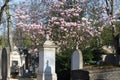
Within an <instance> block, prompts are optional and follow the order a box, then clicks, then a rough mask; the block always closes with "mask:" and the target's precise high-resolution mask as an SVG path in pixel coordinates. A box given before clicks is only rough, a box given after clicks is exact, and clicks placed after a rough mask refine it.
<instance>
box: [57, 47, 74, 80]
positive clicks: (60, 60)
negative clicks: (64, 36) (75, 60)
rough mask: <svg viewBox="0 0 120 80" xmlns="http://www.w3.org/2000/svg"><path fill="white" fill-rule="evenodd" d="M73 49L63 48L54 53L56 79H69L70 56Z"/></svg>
mask: <svg viewBox="0 0 120 80" xmlns="http://www.w3.org/2000/svg"><path fill="white" fill-rule="evenodd" d="M73 51H74V50H73V49H65V50H64V51H62V52H60V53H58V54H57V55H56V72H57V75H58V80H70V71H71V56H72V53H73ZM65 75H66V76H65Z"/></svg>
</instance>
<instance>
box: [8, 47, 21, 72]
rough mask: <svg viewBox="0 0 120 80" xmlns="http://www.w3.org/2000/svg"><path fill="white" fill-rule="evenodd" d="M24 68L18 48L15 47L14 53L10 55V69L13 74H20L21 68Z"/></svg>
mask: <svg viewBox="0 0 120 80" xmlns="http://www.w3.org/2000/svg"><path fill="white" fill-rule="evenodd" d="M21 66H22V62H21V56H20V54H19V52H18V48H17V47H16V46H14V49H13V51H12V52H11V53H10V68H11V71H10V72H11V73H12V72H19V68H20V67H21Z"/></svg>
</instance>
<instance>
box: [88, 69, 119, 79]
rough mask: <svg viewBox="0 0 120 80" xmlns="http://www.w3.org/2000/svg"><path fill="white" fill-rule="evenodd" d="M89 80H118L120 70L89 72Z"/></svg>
mask: <svg viewBox="0 0 120 80" xmlns="http://www.w3.org/2000/svg"><path fill="white" fill-rule="evenodd" d="M89 77H90V80H119V79H120V68H113V69H101V70H100V69H99V70H89Z"/></svg>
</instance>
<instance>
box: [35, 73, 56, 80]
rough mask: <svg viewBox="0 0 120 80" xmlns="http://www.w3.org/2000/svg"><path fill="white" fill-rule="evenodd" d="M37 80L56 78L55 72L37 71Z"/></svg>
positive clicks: (53, 79) (54, 79)
mask: <svg viewBox="0 0 120 80" xmlns="http://www.w3.org/2000/svg"><path fill="white" fill-rule="evenodd" d="M37 80H57V75H56V73H38V74H37Z"/></svg>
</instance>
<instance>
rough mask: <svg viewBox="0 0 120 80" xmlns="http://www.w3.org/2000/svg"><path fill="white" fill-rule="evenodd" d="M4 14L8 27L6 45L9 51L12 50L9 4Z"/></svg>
mask: <svg viewBox="0 0 120 80" xmlns="http://www.w3.org/2000/svg"><path fill="white" fill-rule="evenodd" d="M6 14H7V28H8V33H7V35H8V45H9V49H10V51H12V50H13V39H12V22H11V15H10V11H9V5H7V8H6Z"/></svg>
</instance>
